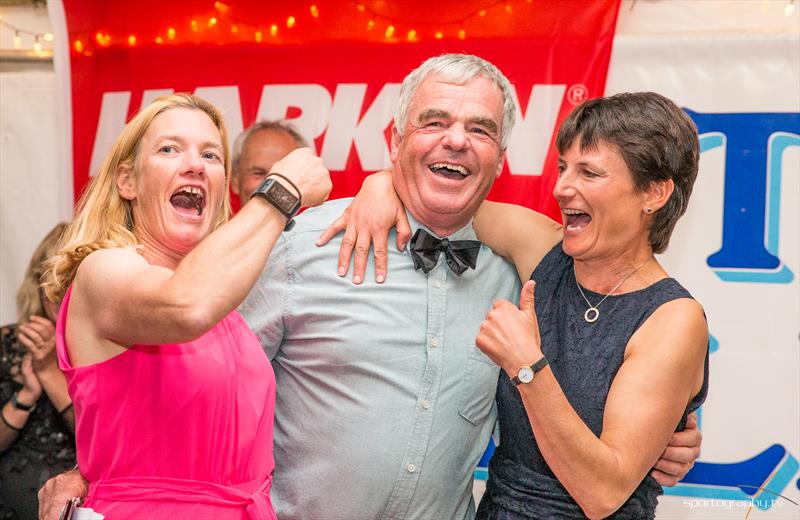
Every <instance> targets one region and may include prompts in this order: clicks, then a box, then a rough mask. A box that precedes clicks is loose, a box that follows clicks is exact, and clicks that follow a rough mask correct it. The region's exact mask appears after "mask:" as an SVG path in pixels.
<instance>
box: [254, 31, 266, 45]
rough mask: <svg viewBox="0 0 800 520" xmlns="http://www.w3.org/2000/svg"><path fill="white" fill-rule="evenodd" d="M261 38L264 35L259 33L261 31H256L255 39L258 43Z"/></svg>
mask: <svg viewBox="0 0 800 520" xmlns="http://www.w3.org/2000/svg"><path fill="white" fill-rule="evenodd" d="M263 39H264V35H263V34H261V31H256V41H257V42H258V43H261V40H263Z"/></svg>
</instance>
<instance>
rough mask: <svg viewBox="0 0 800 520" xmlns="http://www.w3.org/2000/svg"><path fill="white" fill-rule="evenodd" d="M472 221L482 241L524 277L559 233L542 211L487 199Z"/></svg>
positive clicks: (556, 224)
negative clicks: (538, 211)
mask: <svg viewBox="0 0 800 520" xmlns="http://www.w3.org/2000/svg"><path fill="white" fill-rule="evenodd" d="M474 225H475V232H476V233H477V235H478V238H479V239H480V240H481V242H483V243H485V244H486V245H488V246H489V247H491V248H492V250H493V251H494V252H495V253H497V254H498V255H500V256H502V257H503V258H505V259H506V260H508V261H509V262H511V263H513V264H514V266H515V267H516V268H517V273H518V274H519V279H520V280H523V281H524V280H527V279H528V278H530V276H531V273H533V270H534V269H536V266H537V265H539V262H540V261H541V259H542V258H544V255H546V254H547V252H548V251H550V250H551V249H552V248H553V246H555V245H556V244H557V243H558V241H559V240H561V236H562V231H561V229H562V226H561V225H560V224H559V223H557V222H555V221H554V220H552V219H550V218H548V217H546V216H544V215H542V214H541V213H537V212H535V211H533V210H530V209H528V208H524V207H522V206H517V205H514V204H504V203H501V202H491V201H488V200H487V201H484V203H483V204H481V207H480V208H479V209H478V212H477V213H476V214H475V221H474Z"/></svg>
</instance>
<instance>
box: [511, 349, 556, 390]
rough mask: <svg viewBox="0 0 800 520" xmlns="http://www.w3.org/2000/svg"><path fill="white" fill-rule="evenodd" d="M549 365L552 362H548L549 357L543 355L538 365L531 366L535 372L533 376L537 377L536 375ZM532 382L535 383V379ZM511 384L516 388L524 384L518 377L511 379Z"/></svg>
mask: <svg viewBox="0 0 800 520" xmlns="http://www.w3.org/2000/svg"><path fill="white" fill-rule="evenodd" d="M549 364H550V362H549V361H548V360H547V357H545V356H544V355H543V356H542V357H541V359H539V361H537V362H536V363H534V364H532V365H530V369H531V370H533V375H534V376H536V374H538V373H539V372H541V371H542V369H543V368H544V367H546V366H547V365H549ZM531 381H533V379H531ZM511 382H512V383H514V385H515V386H519V385H521V384H522V381H521V380H520V378H519V376H518V375H516V376H514V377H512V378H511Z"/></svg>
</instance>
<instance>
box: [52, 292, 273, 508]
mask: <svg viewBox="0 0 800 520" xmlns="http://www.w3.org/2000/svg"><path fill="white" fill-rule="evenodd" d="M71 291H72V288H70V289H69V290H67V294H66V295H65V297H64V301H63V303H62V305H61V311H60V313H59V317H58V323H57V326H56V345H57V349H58V361H59V365H60V366H61V369H62V370H63V371H64V373H65V374H66V377H67V381H68V384H69V394H70V396H71V397H72V399H73V402H74V403H75V418H76V420H77V431H76V435H75V440H76V444H77V448H78V465H79V467H80V470H81V473H82V474H83V475H84V477H86V479H88V480H89V482H90V484H89V494H88V496H87V498H86V500H85V501H84V506H85V507H91V508H92V509H94V510H95V511H97V512H98V513H101V514H103V515H105V518H106V520H123V519H142V518H146V519H169V520H179V519H184V518H191V519H206V518H207V519H215V520H217V519H219V520H229V519H231V520H232V519H237V520H256V519H258V520H262V519H267V520H272V519H275V518H276V516H275V512H274V510H273V509H272V503H271V502H270V497H269V490H270V486H271V484H272V470H273V469H274V467H275V463H274V460H273V458H272V426H273V416H274V411H275V375H274V374H273V372H272V367H271V366H270V364H269V361H268V360H267V357H266V355H265V354H264V352H263V350H262V349H261V346H260V344H259V342H258V339H257V338H256V336H255V335H254V334H253V333H252V332H251V331H250V329H249V328H248V327H247V325H246V324H245V322H244V320H243V319H242V317H241V316H239V314H238V313H237V312H235V311H234V312H231V313H230V314H229V315H228V316H226V317H225V318H224V319H223V320H222V321H221V322H219V323H218V324H217V325H215V326H214V328H212V329H211V330H210V331H208V332H207V333H206V334H204V335H203V336H202V337H200V338H198V339H196V340H195V341H190V342H188V343H181V344H172V345H134V346H132V347H131V348H129V349H127V350H126V351H125V352H123V353H122V354H119V355H117V356H115V357H113V358H111V359H109V360H107V361H103V362H101V363H97V364H94V365H88V366H82V367H72V366H71V364H70V362H69V356H68V355H67V347H66V340H65V330H66V316H67V309H68V308H69V299H70V294H71Z"/></svg>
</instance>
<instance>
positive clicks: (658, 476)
mask: <svg viewBox="0 0 800 520" xmlns="http://www.w3.org/2000/svg"><path fill="white" fill-rule="evenodd" d="M650 476H651V477H653V479H655V481H656V482H658V483H659V485H661V486H665V487H672V486H674V485H675V484H677V483H678V480H679V479H678V477H676V476H674V475H669V474H667V473H664V472H661V471H659V470H657V469H654V470H653V471H651V472H650Z"/></svg>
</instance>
